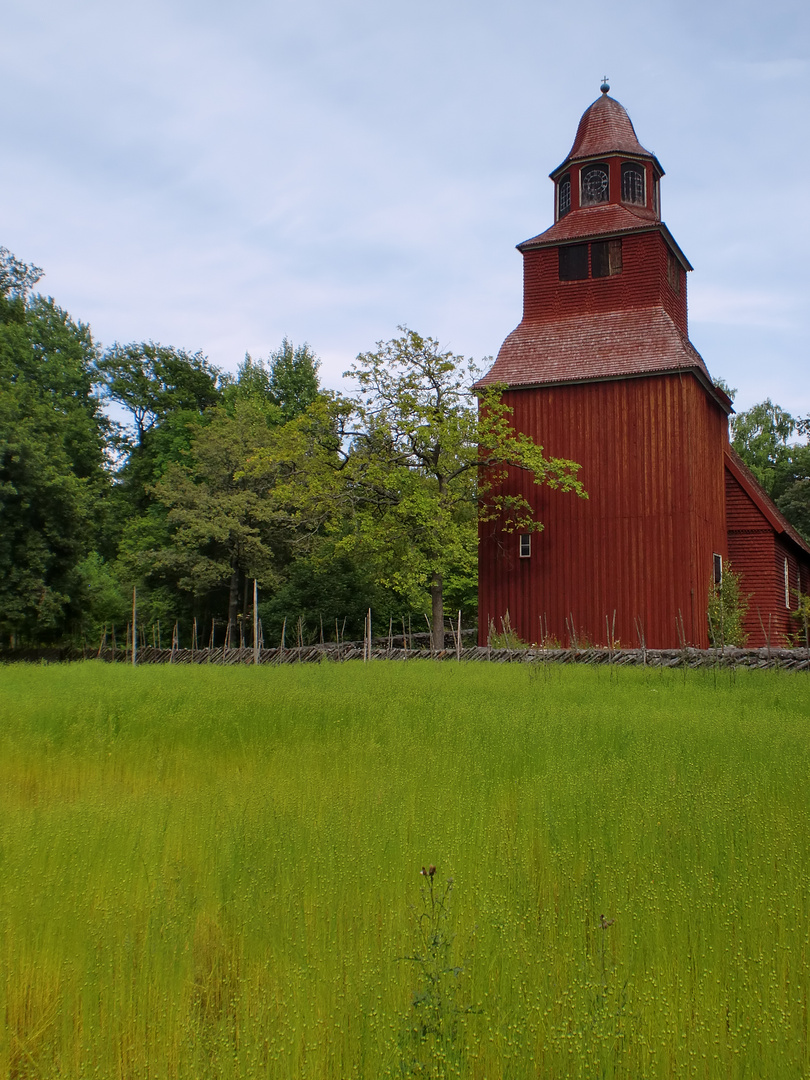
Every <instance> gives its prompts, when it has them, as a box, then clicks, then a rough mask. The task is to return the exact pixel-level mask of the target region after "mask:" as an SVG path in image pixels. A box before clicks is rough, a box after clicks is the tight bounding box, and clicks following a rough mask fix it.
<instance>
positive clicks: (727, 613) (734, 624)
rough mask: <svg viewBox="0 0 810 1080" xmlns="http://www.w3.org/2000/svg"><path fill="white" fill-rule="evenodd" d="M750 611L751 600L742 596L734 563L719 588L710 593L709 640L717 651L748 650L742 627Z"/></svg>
mask: <svg viewBox="0 0 810 1080" xmlns="http://www.w3.org/2000/svg"><path fill="white" fill-rule="evenodd" d="M747 611H748V597H747V596H745V595H743V592H742V588H741V586H740V575H739V574H736V573H735V572H734V570H733V569H732V567H731V563H726V565H725V566H724V567H723V574H722V580H721V582H720V584H719V585H714V584H713V585H712V586H711V588H710V589H709V603H708V620H709V640H710V641H711V643H712V645H713V646H714V647H715V648H718V647H719V648H723V647H724V646H726V645H736V646H737V647H738V648H744V647H745V645H746V644H747V641H748V639H747V637H746V634H745V630H744V627H743V623H744V621H745V616H746V613H747Z"/></svg>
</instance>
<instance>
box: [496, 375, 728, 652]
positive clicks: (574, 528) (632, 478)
mask: <svg viewBox="0 0 810 1080" xmlns="http://www.w3.org/2000/svg"><path fill="white" fill-rule="evenodd" d="M504 398H505V401H506V402H507V404H508V405H509V406H510V407H511V408H512V409H513V410H514V413H513V417H512V420H513V424H514V426H515V427H516V428H517V429H518V430H519V431H524V432H526V433H527V434H529V435H531V436H532V438H533V439H535V440H536V441H537V442H538V443H540V444H541V445H542V446H543V447H544V448H545V452H546V455H547V456H550V457H564V458H570V459H572V460H574V461H577V462H579V463H580V464H581V465H582V469H581V471H580V478H581V480H582V482H583V484H584V485H585V488H586V490H587V491H588V495H589V498H588V499H587V500H582V499H578V498H576V497H575V496H572V495H570V494H563V493H561V492H555V491H549V490H548V489H547V488H545V487H539V486H537V485H535V484H534V483H533V482H532V479H531V477H530V476H528V475H526V474H523V473H519V472H517V471H515V470H513V471H511V472H510V475H509V478H508V480H507V481H506V483H507V485H508V486H509V488H510V489H511V490H519V491H521V492H522V493H523V494H524V495H525V496H526V497H527V498H528V499H529V501H530V502H531V504H532V506H533V507H534V508H535V511H536V513H537V515H538V517H539V519H540V520H541V521H542V522H543V523H544V525H545V529H544V531H543V532H542V533H540V534H537V535H535V536H534V538H533V541H532V554H531V557H530V558H528V559H521V558H520V557H519V553H518V543H519V541H518V538H517V535H515V534H508V533H503V532H502V531H501V530H500V528H499V523H498V522H485V523H483V524H482V526H481V532H480V549H479V625H480V632H479V633H480V638H479V640H480V642H481V644H485V643H486V639H487V629H488V625H489V621H490V620H493V621H494V622H495V625H496V627H497V628H498V629H500V619H501V618H502V617H503V616H504V615H505V614H506V611H507V610H508V612H509V617H510V620H511V623H512V626H513V627H514V628H515V629H516V630H517V632H518V633H519V634H520V636H521V637H522V638H523V639H524V640H526V641H530V642H534V641H538V640H539V638H540V634H541V623H540V620H541V618H543V617H544V618H545V620H546V622H547V625H548V632H549V633H550V634H551V635H553V636H554V637H556V638H558V639H559V640H560V642H562V643H563V644H565V645H569V644H571V641H570V636H569V633H568V630H567V626H566V619H570V618H571V617H573V622H574V626H575V631H576V633H577V635H578V637H579V638H580V639H581V640H583V639H587V640H588V641H591V642H594V643H600V644H602V643H606V628H605V617H606V616H607V617H608V619H609V620H610V623H611V625H612V621H613V612H614V610H615V612H616V636H617V637H618V638H619V639H620V640H621V642H622V643H623V644H625V645H628V646H630V645H633V644H634V643H635V641H636V632H635V619H640V620H641V623H642V625H643V627H644V632H645V636H646V642H647V645H649V646H650V647H652V648H666V647H672V646H673V645H677V644H678V634H677V626H676V619H677V618H678V613H679V611H680V613H681V616H682V618H683V625H684V629H685V633H686V637H687V640H688V641H689V642H690V643H692V644H694V645H697V646H702V647H705V646H706V645H708V632H707V622H706V604H707V596H708V590H709V587H710V582H711V578H712V555H713V553H714V552H717V553H718V554H721V555H722V556H723V558H724V559H725V558H727V557H728V551H727V544H726V519H725V498H724V469H723V446H724V442H725V439H726V437H727V435H726V418H725V416H724V415H723V413H722V410H721V409H720V408H719V407H717V406H716V405H715V404H714V402H713V401H712V400H711V399H709V397H708V395H706V394H705V392H704V391H703V389H702V387H701V386H700V385H699V384H698V382H697V380H696V379H695V378H694V376H692V375H690V374H683V375H680V374H678V375H661V376H651V377H647V378H632V379H622V380H613V381H605V382H589V383H580V384H576V385H571V386H555V387H544V388H543V387H541V388H534V389H530V390H528V389H527V390H509V391H507V392H506V393H505V395H504Z"/></svg>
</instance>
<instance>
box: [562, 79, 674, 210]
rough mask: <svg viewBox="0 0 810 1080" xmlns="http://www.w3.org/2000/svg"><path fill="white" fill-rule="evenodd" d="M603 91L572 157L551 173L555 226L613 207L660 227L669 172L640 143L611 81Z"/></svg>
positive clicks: (582, 122) (586, 114)
mask: <svg viewBox="0 0 810 1080" xmlns="http://www.w3.org/2000/svg"><path fill="white" fill-rule="evenodd" d="M601 89H602V94H601V96H600V97H599V98H598V99H597V100H596V101H595V102H594V103H593V104H592V105H591V106H590V107H589V108H587V109H586V110H585V112H584V113H583V114H582V119H581V120H580V121H579V127H578V128H577V134H576V138H575V139H574V145H573V146H572V147H571V149H570V151H569V152H568V156H567V157H566V159H565V161H563V163H562V164H561V165H559V166H558V167H557V168H556V169H554V171H553V172H552V173H551V179H552V180H553V181H554V192H555V200H554V202H555V208H554V209H555V212H554V220H555V221H558V222H559V221H561V220H562V219H563V218H564V217H566V215H568V214H569V213H571V212H572V211H577V210H592V209H598V208H602V207H607V206H612V207H616V208H619V207H620V208H622V209H623V210H626V211H627V212H628V213H630V214H632V215H634V216H635V217H636V218H641V219H643V220H646V221H650V220H652V221H660V220H661V214H660V200H659V181H660V179H661V177H662V176H663V175H664V170H663V169H662V168H661V164H660V162H659V161H658V159H657V158H656V157H655V155H654V154H651V153H650V151H649V150H645V148H644V147H643V146H642V145H641V143H640V142H639V141H638V138H637V136H636V132H635V129H634V127H633V122H632V120H631V119H630V117H629V116H628V115H627V111H626V110H625V108H624V106H623V105H621V104H620V103H619V102H618V101H616V99H615V98H612V97H609V95H608V90H609V89H610V87H609V86H608V83H607V81H605V82H603V83H602V88H601ZM617 224H618V223H617ZM628 224H629V222H628ZM614 227H615V226H614ZM596 231H601V230H599V229H597V230H596Z"/></svg>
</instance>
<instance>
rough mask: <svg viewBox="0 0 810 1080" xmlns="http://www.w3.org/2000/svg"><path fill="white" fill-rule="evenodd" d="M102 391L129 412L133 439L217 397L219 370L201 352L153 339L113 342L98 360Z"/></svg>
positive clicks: (140, 439)
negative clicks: (128, 342)
mask: <svg viewBox="0 0 810 1080" xmlns="http://www.w3.org/2000/svg"><path fill="white" fill-rule="evenodd" d="M98 368H99V371H100V372H101V375H102V377H103V380H104V388H105V394H106V397H107V398H108V399H109V400H110V401H114V402H116V403H117V404H118V405H120V406H121V407H122V408H124V409H125V410H126V411H127V412H128V413H129V414H130V416H131V417H132V422H133V424H134V429H135V440H136V443H137V445H138V446H139V447H143V445H144V440H145V437H146V434H147V432H149V431H151V430H152V428H153V427H155V425H156V424H159V423H160V422H162V421H164V420H165V419H166V418H167V417H168V416H170V415H171V414H173V413H177V412H191V413H201V412H204V411H205V409H208V408H210V407H211V406H212V405H216V403H217V402H218V401H219V400H220V388H219V379H220V372H219V371H218V370H217V369H216V368H214V367H212V365H210V364H209V363H208V360H207V358H206V357H205V356H203V354H202V353H201V352H196V353H193V354H191V353H187V352H185V351H184V350H183V349H175V348H171V347H169V346H166V345H159V344H156V343H155V342H153V341H149V342H146V341H143V342H139V343H137V342H132V343H130V344H129V345H119V344H118V343H117V342H116V343H115V344H114V345H112V346H111V347H110V348H109V349H107V350H106V352H105V353H104V355H103V356H102V358H101V359H100V360H99V363H98Z"/></svg>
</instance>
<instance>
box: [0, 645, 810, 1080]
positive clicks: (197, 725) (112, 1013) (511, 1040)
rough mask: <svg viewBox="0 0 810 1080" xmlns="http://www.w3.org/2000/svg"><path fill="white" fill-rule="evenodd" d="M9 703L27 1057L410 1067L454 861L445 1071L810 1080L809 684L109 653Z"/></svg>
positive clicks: (320, 1068) (12, 865)
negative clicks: (427, 907)
mask: <svg viewBox="0 0 810 1080" xmlns="http://www.w3.org/2000/svg"><path fill="white" fill-rule="evenodd" d="M0 702H2V725H0V852H1V853H2V860H3V861H2V873H1V874H0V943H2V950H3V952H2V956H3V977H2V979H0V1075H2V1076H9V1077H18V1078H20V1080H22V1078H24V1077H35V1076H40V1077H57V1076H58V1077H60V1078H62V1080H80V1078H86V1077H88V1076H93V1075H98V1076H102V1077H117V1076H121V1075H126V1076H128V1077H146V1076H149V1077H154V1076H158V1077H161V1078H162V1080H163V1078H165V1080H186V1078H188V1077H194V1078H198V1080H209V1078H217V1080H219V1078H221V1077H243V1078H252V1077H257V1076H262V1077H267V1078H268V1080H289V1078H290V1077H317V1078H318V1080H346V1078H347V1077H352V1076H358V1077H368V1078H371V1077H374V1078H381V1080H384V1078H386V1077H396V1076H401V1075H402V1073H401V1065H402V1063H403V1059H405V1062H407V1061H414V1059H415V1058H416V1054H415V1053H414V1054H412V1055H410V1056H409V1057H406V1056H405V1054H404V1050H405V1049H406V1048H408V1049H410V1048H412V1047H413V1042H411V1037H410V1036H409V1031H410V1029H411V1027H412V1023H408V1024H403V1017H405V1016H408V1018H409V1020H410V1021H411V1022H413V1021H415V1020H416V1019H417V1018H418V1017H419V1014H420V1010H421V1008H422V1006H421V1005H416V1006H415V1004H414V993H416V994H417V995H423V994H424V993H425V991H426V990H427V988H428V986H429V984H430V980H429V979H427V978H425V976H424V974H423V968H422V966H421V965H419V964H415V963H413V962H411V961H403V960H401V959H400V958H401V957H404V956H407V955H420V956H423V955H424V956H425V957H426V958H427V959H428V960H430V949H429V948H428V949H425V947H424V945H422V946H419V947H418V949H415V947H414V924H413V913H412V912H411V903H412V901H413V899H414V896H413V893H414V882H415V881H417V880H419V868H420V866H421V865H422V862H423V861H425V856H426V854H429V855H430V858H431V859H432V861H434V862H435V863H436V864H437V866H438V867H439V868H440V871H441V881H442V885H440V886H438V889H437V891H438V890H441V889H443V883H444V882H445V881H446V879H447V878H449V877H452V878H453V879H454V881H455V886H454V890H453V893H452V906H451V908H450V909H449V911H450V914H449V916H448V918H447V919H446V920H445V921H444V922H441V921H440V920H437V922H438V927H439V930H440V931H441V933H443V935H444V936H445V938H446V939H447V940H452V946H451V948H450V949H449V950H447V951H445V950H444V948H443V946H442V944H441V941H438V942H437V948H436V949H435V950H434V952H435V954H436V962H435V965H434V966H433V968H432V971H433V972H434V973H435V976H436V977H437V978H438V979H440V980H441V979H444V982H445V990H447V991H449V990H450V989H454V990H455V1000H453V999H450V1001H449V1004H450V1005H452V1006H453V1008H452V1009H448V1010H447V1011H446V1012H445V1017H446V1018H447V1019H448V1020H449V1021H450V1024H449V1025H448V1026H449V1027H450V1030H451V1031H452V1032H453V1040H452V1041H450V1042H449V1049H447V1051H446V1052H445V1049H444V1047H445V1046H447V1043H445V1044H444V1046H443V1044H442V1042H441V1041H439V1040H433V1042H432V1044H431V1048H432V1050H433V1053H426V1054H425V1055H424V1057H423V1058H422V1059H421V1063H422V1064H423V1065H424V1067H425V1070H431V1069H432V1070H433V1071H434V1074H435V1073H438V1072H439V1070H440V1069H442V1068H444V1065H445V1062H449V1063H452V1068H451V1067H447V1068H446V1069H445V1072H446V1074H447V1076H448V1077H449V1076H456V1077H460V1078H461V1080H473V1078H476V1080H481V1078H482V1077H514V1078H523V1077H554V1078H562V1077H582V1078H585V1077H600V1076H607V1077H614V1078H618V1077H633V1078H636V1077H664V1076H667V1077H668V1076H672V1077H681V1076H684V1077H685V1076H690V1075H692V1074H694V1073H695V1072H697V1075H699V1076H700V1077H702V1078H705V1080H728V1078H729V1077H732V1078H735V1080H742V1078H743V1077H767V1078H777V1077H778V1078H781V1077H800V1076H806V1075H808V1073H809V1072H810V1050H809V1049H808V1044H807V1041H806V1039H805V1034H806V1031H807V1015H806V1009H805V1001H806V1000H807V999H808V996H810V955H808V949H807V927H808V920H810V897H809V896H808V887H807V883H808V880H809V879H810V830H809V829H808V827H807V810H806V808H807V807H808V806H810V741H809V740H808V739H807V727H808V721H810V700H808V694H807V678H806V674H804V673H796V674H792V675H791V674H786V673H776V672H762V671H753V672H751V671H740V672H738V674H737V676H736V679H735V680H733V681H732V680H722V679H720V680H717V681H716V684H715V678H714V675H713V673H712V672H699V671H696V672H694V673H693V674H692V675H691V676H690V678H689V680H688V682H687V683H686V684H684V683H683V681H682V679H680V677H679V674H678V673H677V672H675V671H671V670H656V671H655V672H652V671H650V670H649V669H647V670H646V671H645V670H642V669H626V670H623V671H622V678H621V680H619V681H618V682H617V681H614V682H612V683H611V682H608V680H607V678H606V675H605V672H604V671H602V672H601V673H600V671H598V670H594V669H590V668H582V667H579V668H576V667H573V666H571V667H568V666H565V667H559V666H554V665H552V666H550V669H549V675H548V678H547V679H542V680H538V679H537V678H535V679H532V678H531V677H530V673H529V672H528V671H527V670H525V668H524V667H523V665H485V664H479V665H472V664H470V665H466V664H461V665H459V664H444V665H435V664H434V665H432V664H429V663H419V662H409V663H407V664H397V663H390V664H385V663H372V664H366V665H363V664H360V663H358V664H342V665H319V666H308V665H301V666H297V665H289V666H286V667H262V668H255V669H254V668H241V669H240V668H216V667H210V668H206V667H199V666H198V667H193V668H191V667H185V668H181V667H174V668H169V667H165V668H142V669H135V670H133V669H132V668H131V667H127V666H125V665H117V666H115V667H111V666H108V665H103V664H100V663H95V662H89V663H86V664H75V665H64V666H60V665H51V666H48V667H26V666H22V665H20V666H4V667H0ZM422 880H424V879H422ZM434 880H435V879H434ZM428 899H429V898H428ZM423 910H424V908H423V907H422V906H421V901H420V899H419V897H417V898H416V913H417V915H419V914H420V913H421V912H422V911H423ZM426 925H427V926H429V927H431V933H432V932H433V931H432V925H433V924H431V923H429V922H428V923H427V924H426ZM417 940H418V939H417ZM430 941H431V938H430V937H428V945H429V943H430ZM456 967H460V968H462V969H463V970H462V971H461V973H460V974H459V975H458V977H457V976H456V975H455V974H454V973H453V970H452V969H455V968H456ZM448 968H449V969H451V970H450V971H447V970H446V969H448ZM403 1027H404V1028H405V1031H404V1032H403ZM403 1036H404V1038H403ZM428 1042H429V1041H428ZM422 1045H423V1046H424V1047H425V1049H426V1050H427V1049H428V1046H425V1044H422ZM696 1063H699V1064H698V1065H697V1068H696ZM413 1071H414V1072H415V1071H416V1070H413ZM417 1075H418V1074H417ZM423 1075H424V1074H423ZM428 1075H429V1071H428Z"/></svg>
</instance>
